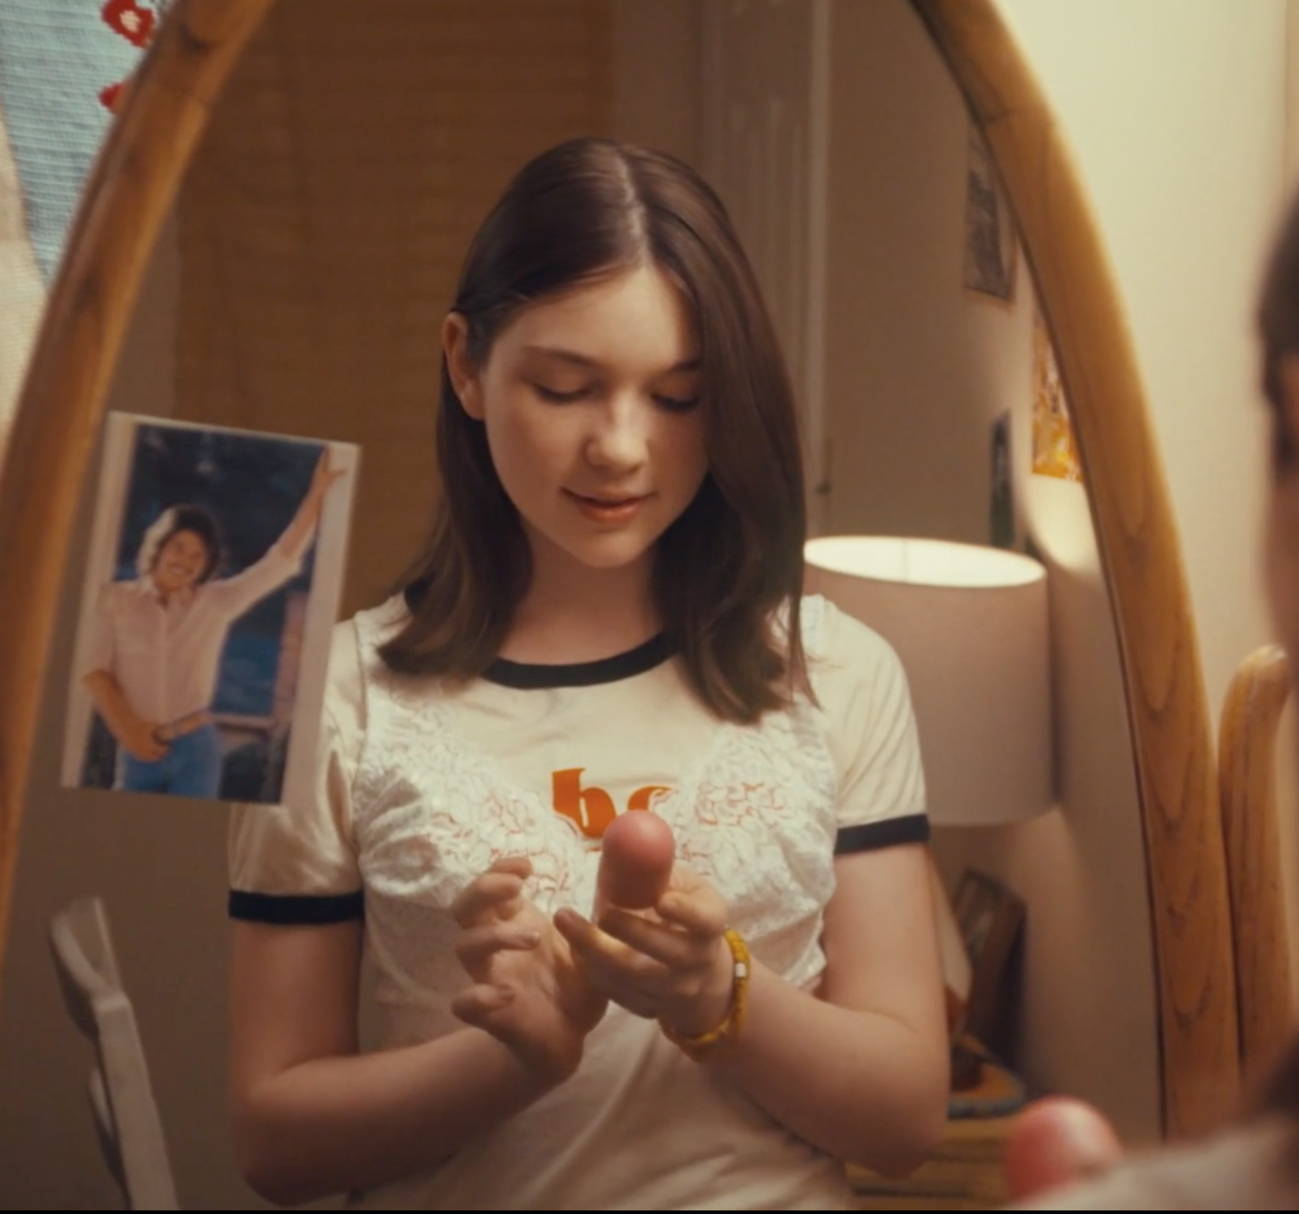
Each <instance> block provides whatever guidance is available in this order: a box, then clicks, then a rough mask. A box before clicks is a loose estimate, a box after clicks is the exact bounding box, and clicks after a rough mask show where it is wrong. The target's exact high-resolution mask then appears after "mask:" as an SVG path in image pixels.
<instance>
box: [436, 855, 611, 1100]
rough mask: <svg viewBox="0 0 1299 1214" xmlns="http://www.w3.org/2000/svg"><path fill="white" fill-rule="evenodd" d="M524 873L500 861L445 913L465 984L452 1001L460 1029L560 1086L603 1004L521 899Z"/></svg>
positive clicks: (522, 860)
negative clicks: (470, 1029) (473, 1030)
mask: <svg viewBox="0 0 1299 1214" xmlns="http://www.w3.org/2000/svg"><path fill="white" fill-rule="evenodd" d="M531 873H532V863H531V861H530V860H528V859H527V858H526V857H524V856H507V857H504V858H502V859H500V860H498V861H497V862H496V863H495V864H493V865H492V867H491V868H490V869H488V870H487V872H485V873H483V874H482V875H481V876H479V877H477V878H475V879H474V880H473V881H471V882H470V883H469V885H468V886H467V887H466V888H465V890H464V891H463V892H462V893H461V894H460V896H459V897H458V898H457V899H456V901H455V903H454V904H453V906H452V908H451V911H452V914H453V915H454V916H455V919H456V922H457V923H459V924H460V926H461V927H462V928H463V929H464V930H463V932H462V934H461V936H460V939H459V941H458V942H457V944H456V956H457V957H458V958H459V959H460V963H461V965H463V966H464V968H465V971H466V973H468V975H469V977H470V978H471V979H472V980H473V985H472V986H469V987H467V988H466V989H465V990H463V991H461V992H460V993H459V994H458V995H457V996H456V997H455V999H453V1000H452V1003H451V1010H452V1012H453V1013H454V1014H455V1015H456V1016H458V1017H459V1018H460V1019H461V1020H463V1021H464V1022H465V1023H466V1024H471V1025H474V1026H476V1027H477V1028H481V1029H484V1030H485V1031H487V1032H489V1033H491V1035H492V1036H493V1037H495V1038H497V1039H498V1040H499V1041H501V1042H503V1043H504V1044H505V1045H506V1046H508V1047H509V1048H510V1050H512V1051H513V1052H514V1054H515V1055H516V1056H517V1057H519V1058H520V1059H521V1060H522V1061H523V1062H524V1063H525V1064H526V1065H527V1066H528V1067H529V1068H531V1069H532V1070H534V1071H535V1072H536V1073H537V1074H538V1075H539V1076H540V1077H541V1078H542V1079H543V1080H545V1081H546V1082H551V1083H559V1082H562V1081H563V1080H564V1079H567V1078H568V1077H569V1075H571V1074H572V1073H573V1072H574V1071H575V1070H576V1069H577V1065H578V1063H579V1062H580V1061H581V1060H582V1047H583V1045H584V1043H585V1040H586V1035H587V1033H589V1032H590V1031H591V1030H592V1029H593V1028H595V1026H596V1025H597V1024H599V1023H600V1019H601V1017H603V1015H604V1013H605V1008H606V1007H607V1006H608V1000H607V999H606V998H605V997H604V996H603V995H600V994H599V993H597V992H596V990H595V989H594V988H593V987H592V986H591V984H590V983H589V982H588V981H587V980H586V977H585V975H584V973H583V971H582V969H581V967H580V966H578V965H577V964H576V963H575V962H574V960H573V954H572V951H571V949H570V948H569V946H568V942H567V941H566V940H565V939H564V938H563V937H562V936H560V934H559V932H558V931H556V930H555V927H554V925H553V924H552V923H551V922H550V920H549V919H548V918H547V917H546V916H545V915H543V914H542V913H541V912H540V911H539V910H538V909H537V908H536V907H535V906H534V905H533V904H532V903H531V902H529V901H527V900H526V899H525V898H524V897H523V896H522V891H523V882H524V880H525V879H526V878H527V877H528V876H530V875H531Z"/></svg>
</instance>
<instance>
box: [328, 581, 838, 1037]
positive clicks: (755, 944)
mask: <svg viewBox="0 0 1299 1214" xmlns="http://www.w3.org/2000/svg"><path fill="white" fill-rule="evenodd" d="M823 606H824V601H823V600H821V599H819V598H808V599H805V600H804V603H803V620H804V623H803V631H804V643H805V646H806V647H807V650H808V653H809V657H814V656H815V654H816V652H817V645H816V642H817V638H818V633H819V625H820V622H821V617H822V611H821V608H822V607H823ZM386 615H387V612H386V611H385V609H384V608H378V609H376V610H374V611H369V612H362V613H360V614H359V615H358V616H357V617H356V620H355V626H356V629H357V640H358V642H359V650H360V655H361V663H362V673H363V680H364V687H365V700H366V712H367V718H368V719H367V725H366V730H365V736H366V743H365V747H364V749H363V751H362V754H361V759H360V765H359V769H358V772H357V777H356V782H355V786H354V792H355V819H354V824H355V831H356V843H357V848H358V852H359V859H360V866H361V871H362V874H363V876H364V881H365V887H366V924H367V928H366V930H367V936H368V943H369V946H370V948H371V950H372V956H373V959H374V961H375V969H376V977H377V981H376V989H375V994H376V997H377V999H378V1001H379V1003H380V1005H381V1006H382V1007H384V1008H385V1009H386V1010H387V1012H388V1013H389V1015H388V1024H387V1030H386V1032H385V1039H386V1040H385V1044H388V1045H400V1044H407V1043H411V1042H414V1041H418V1040H426V1039H428V1038H429V1037H431V1036H436V1035H438V1034H439V1033H441V1032H445V1031H449V1030H451V1029H452V1028H455V1027H459V1022H458V1021H456V1020H455V1019H454V1018H453V1017H452V1016H451V1014H450V1012H449V1010H448V1003H449V1000H450V998H451V997H452V995H454V994H455V992H456V991H458V990H459V989H461V988H462V987H463V985H464V983H465V976H464V973H463V971H462V970H461V969H460V966H459V963H458V962H457V960H456V958H455V955H454V951H453V943H454V940H455V936H456V934H457V931H458V928H457V925H456V924H455V921H454V920H453V919H452V918H451V915H450V906H451V904H452V902H453V901H454V899H455V898H456V896H457V895H458V894H459V893H460V891H461V890H462V889H463V888H464V887H465V886H466V885H467V884H468V883H469V882H470V881H472V880H473V879H474V878H475V877H476V876H478V875H479V874H480V873H482V872H483V871H485V870H486V869H487V868H489V867H490V866H491V864H492V863H494V862H495V861H496V860H498V859H499V858H501V857H502V856H505V855H511V854H523V855H527V856H528V857H529V858H530V859H531V860H532V864H533V876H532V877H531V878H530V879H529V881H528V883H527V886H526V889H525V893H526V896H527V897H529V898H530V899H531V900H532V901H533V902H535V903H536V905H537V907H538V908H539V909H540V910H541V911H542V912H543V913H547V914H548V913H551V912H553V911H555V910H557V909H559V908H560V907H561V906H572V907H574V908H575V909H577V910H578V911H580V912H582V913H589V911H590V908H591V903H592V900H593V897H594V893H595V877H596V868H597V865H598V862H599V853H598V851H593V850H591V849H590V847H589V845H588V842H587V841H586V840H584V839H583V838H582V836H581V834H580V833H579V831H578V830H577V828H576V826H575V825H574V824H573V823H572V822H571V821H570V820H569V819H568V818H566V817H563V816H562V815H560V814H558V813H556V812H555V811H554V809H553V808H552V807H551V806H549V805H547V804H545V803H544V802H542V801H541V800H540V798H538V797H537V796H536V795H535V794H534V793H532V792H531V791H530V790H528V789H526V788H523V787H521V786H519V785H518V784H517V783H514V782H513V781H511V780H510V779H509V777H508V776H507V775H506V773H505V772H504V770H503V769H502V768H501V767H500V766H499V764H498V763H497V762H496V761H495V760H494V759H493V758H492V756H491V755H490V754H488V753H486V752H485V751H483V750H482V749H480V748H478V747H477V746H475V745H473V744H471V743H469V742H468V741H467V740H466V739H464V738H463V737H461V736H458V735H457V732H456V728H455V721H454V712H453V711H452V710H451V709H450V708H449V707H448V706H447V704H446V703H445V701H444V698H443V697H442V696H441V695H440V694H439V693H438V690H437V684H436V681H434V680H431V679H430V678H429V677H428V676H411V675H403V674H399V673H396V672H394V671H391V670H389V669H388V668H387V667H386V666H385V665H384V663H383V661H382V659H381V658H379V656H378V654H377V646H378V644H379V643H380V641H381V640H382V639H383V636H384V635H385V633H386V630H387V624H386V622H385V616H386ZM627 728H628V729H633V730H634V729H635V728H636V722H635V721H634V720H632V721H628V722H627ZM836 780H837V777H836V773H835V768H834V763H833V759H832V757H831V754H830V751H829V749H828V747H827V744H826V739H825V728H824V724H823V722H822V720H821V718H820V714H819V712H818V711H817V710H816V709H815V708H814V707H813V706H812V705H811V704H809V703H807V702H806V701H805V700H803V699H800V700H798V701H797V702H796V703H795V704H794V705H793V706H792V707H791V708H789V709H787V710H784V711H775V712H769V713H767V714H765V716H764V717H763V719H762V720H761V721H760V722H759V723H758V724H756V725H751V726H740V725H736V724H733V723H730V722H719V723H718V725H717V731H716V733H715V735H714V737H713V739H712V742H711V744H710V745H709V746H708V747H706V748H705V751H704V753H703V755H702V756H701V757H700V759H699V760H698V761H696V762H695V763H694V764H693V765H692V767H691V768H690V769H689V770H687V771H686V772H683V773H682V777H681V779H680V781H679V782H678V784H677V786H676V789H675V791H674V792H673V793H671V794H670V795H668V796H665V797H663V798H662V799H661V800H659V801H658V802H657V803H656V804H655V810H654V812H656V813H657V814H659V816H661V817H662V818H663V819H664V820H665V821H667V822H668V824H669V825H670V826H671V827H672V830H673V833H674V834H675V836H676V839H677V855H678V858H679V860H680V861H681V862H683V863H685V864H687V865H689V866H690V867H691V868H693V869H695V870H696V871H697V872H699V873H701V874H702V875H703V876H705V877H706V878H708V879H709V880H710V881H712V882H713V883H714V884H715V885H716V887H717V888H718V890H719V891H720V892H721V894H722V895H723V897H725V898H726V900H727V903H728V905H729V907H730V916H731V925H732V926H733V927H736V928H738V929H739V930H740V931H741V932H743V933H744V935H745V937H746V938H747V939H748V941H749V943H750V947H751V948H752V950H753V953H754V955H755V957H757V958H758V959H759V960H761V961H762V962H764V963H765V964H766V965H767V966H769V967H770V968H771V969H772V970H774V971H775V972H776V973H778V974H780V975H781V976H783V977H784V978H785V979H786V980H788V981H790V982H791V983H794V984H796V985H799V986H807V985H809V984H811V983H812V982H814V981H815V979H816V978H817V977H818V976H819V974H820V972H821V970H822V969H823V968H824V966H825V957H824V954H823V953H822V951H821V948H820V943H819V937H820V934H821V926H822V913H823V911H824V908H825V905H826V903H827V902H828V901H829V899H830V896H831V894H832V893H833V892H834V868H833V853H834V841H835V832H836V820H835V793H836Z"/></svg>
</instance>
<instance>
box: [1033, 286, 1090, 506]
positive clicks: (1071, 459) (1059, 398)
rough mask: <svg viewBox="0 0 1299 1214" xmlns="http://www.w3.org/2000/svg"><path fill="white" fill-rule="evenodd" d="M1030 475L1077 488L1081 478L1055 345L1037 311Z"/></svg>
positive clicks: (1034, 314) (1034, 310) (1040, 314)
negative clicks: (1031, 465) (1062, 482)
mask: <svg viewBox="0 0 1299 1214" xmlns="http://www.w3.org/2000/svg"><path fill="white" fill-rule="evenodd" d="M1033 471H1034V472H1035V473H1037V475H1039V476H1054V477H1057V478H1058V479H1060V480H1066V481H1076V482H1078V483H1079V484H1081V483H1082V478H1083V477H1082V461H1081V460H1080V459H1079V458H1078V444H1077V441H1076V440H1075V438H1074V432H1073V422H1072V420H1071V419H1070V417H1069V405H1068V402H1067V401H1066V400H1065V395H1064V384H1063V383H1062V382H1061V380H1060V367H1059V364H1057V362H1056V358H1055V344H1054V343H1053V342H1052V341H1051V334H1050V333H1049V332H1048V331H1047V327H1046V321H1045V320H1044V319H1043V317H1042V312H1041V309H1040V308H1037V307H1034V309H1033Z"/></svg>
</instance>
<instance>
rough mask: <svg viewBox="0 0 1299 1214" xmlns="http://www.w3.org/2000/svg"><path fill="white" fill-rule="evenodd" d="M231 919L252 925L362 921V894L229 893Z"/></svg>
mask: <svg viewBox="0 0 1299 1214" xmlns="http://www.w3.org/2000/svg"><path fill="white" fill-rule="evenodd" d="M230 918H232V919H247V920H250V921H252V922H254V923H282V924H304V925H305V924H323V923H346V922H348V920H350V919H364V918H365V895H364V893H362V891H361V890H359V889H358V890H357V891H356V893H354V894H250V893H248V892H247V891H246V890H242V889H232V890H231V891H230Z"/></svg>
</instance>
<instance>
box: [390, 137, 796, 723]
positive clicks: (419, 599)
mask: <svg viewBox="0 0 1299 1214" xmlns="http://www.w3.org/2000/svg"><path fill="white" fill-rule="evenodd" d="M645 263H649V264H652V265H654V266H656V267H658V268H659V269H660V270H662V271H663V272H664V273H665V274H667V275H668V276H669V277H670V278H671V279H672V281H673V282H675V284H676V285H677V287H678V289H679V290H680V291H681V292H682V294H683V296H684V298H685V299H686V301H687V304H688V306H689V307H690V310H691V314H692V318H693V321H694V324H695V329H696V334H697V337H698V342H699V357H700V361H701V371H700V375H701V384H700V392H701V404H700V408H702V409H703V410H704V432H705V443H706V450H707V456H708V473H707V475H706V477H705V479H704V482H703V485H702V486H701V487H700V489H699V492H698V494H697V495H696V496H695V498H694V499H693V500H692V501H691V503H690V505H689V506H688V507H687V508H686V509H685V510H684V511H683V512H682V514H681V515H680V517H679V518H677V519H676V520H675V521H674V522H673V523H672V525H671V526H669V527H668V529H667V530H666V531H665V532H664V533H663V535H662V536H661V537H660V539H659V541H658V544H657V548H656V552H655V560H654V572H653V578H652V592H653V595H654V598H655V602H656V605H657V607H658V610H659V613H660V616H661V618H662V620H663V625H664V633H665V638H666V640H667V641H668V642H669V644H670V645H672V647H673V648H674V649H675V650H676V652H677V653H679V655H680V656H681V659H682V661H683V663H684V666H685V670H686V672H687V677H688V679H689V682H690V683H691V685H692V687H693V688H694V690H695V692H696V693H697V694H698V696H699V698H700V699H701V700H702V701H703V702H704V704H706V705H707V706H708V707H709V708H710V709H711V710H712V711H713V712H714V713H716V714H717V715H718V716H719V717H722V718H724V719H728V720H733V721H739V722H751V721H754V720H756V719H758V718H759V717H760V716H761V714H762V713H763V712H764V711H766V710H767V709H771V708H776V707H780V706H783V705H785V704H788V703H789V702H790V700H791V698H792V696H793V695H794V693H795V692H797V691H803V692H806V693H808V694H810V693H811V688H810V685H809V682H808V678H807V669H806V662H805V658H804V653H803V647H802V644H801V635H800V629H799V600H800V597H801V595H802V588H803V540H804V532H805V526H806V521H805V511H804V502H803V475H802V464H801V460H800V455H799V442H798V432H797V421H796V414H795V409H794V399H793V391H792V389H791V386H790V382H789V376H788V373H787V371H786V369H785V364H784V360H783V358H782V356H781V353H780V348H779V344H778V342H777V340H776V336H775V332H774V330H773V328H772V325H771V320H770V318H769V316H768V314H767V310H766V307H765V306H764V304H763V302H762V297H761V294H760V292H759V290H758V286H757V282H756V280H755V278H754V275H753V271H752V269H751V268H750V266H749V262H748V259H747V258H746V256H745V254H744V251H743V249H742V248H741V247H740V243H739V240H738V239H737V237H736V235H735V231H734V229H733V228H732V226H731V221H730V219H729V217H728V216H727V213H726V209H725V207H724V206H723V205H722V203H721V201H720V200H719V199H718V197H717V195H716V194H715V193H714V192H713V191H712V189H710V188H709V186H708V185H707V184H706V183H705V182H704V181H703V180H702V179H701V178H700V177H699V176H698V175H697V174H696V173H695V172H694V171H693V170H692V169H691V168H690V167H689V166H687V165H685V164H683V163H682V162H681V161H679V160H677V159H675V158H674V157H672V156H668V155H666V154H664V153H661V152H654V151H649V150H647V149H644V148H640V147H635V146H632V145H629V144H625V143H620V142H617V141H614V140H609V139H593V138H585V139H574V140H570V141H568V142H566V143H562V144H560V145H558V146H557V147H554V148H551V149H550V150H549V151H547V152H544V153H542V154H541V155H540V156H537V157H536V158H535V159H534V160H532V161H530V162H529V163H528V164H527V165H525V166H524V168H523V169H522V170H521V171H520V172H519V173H518V175H517V176H516V177H515V178H514V180H513V181H512V182H511V183H510V185H509V186H508V188H507V189H506V191H505V194H504V195H503V197H502V198H501V199H500V201H499V202H498V203H497V204H496V206H495V208H494V209H493V210H492V211H491V213H490V214H489V215H488V216H487V219H486V220H485V222H484V223H483V225H482V227H481V228H480V229H479V231H478V233H477V235H476V236H475V237H474V239H473V242H472V244H471V245H470V248H469V252H468V255H467V257H466V259H465V264H464V267H463V269H462V271H461V275H460V283H459V287H458V288H457V291H456V296H455V301H454V303H453V304H452V309H453V311H455V312H457V313H459V314H460V315H461V316H462V317H463V318H464V320H465V322H466V325H467V328H468V338H467V348H468V353H469V357H470V358H471V360H472V361H473V362H474V363H475V364H476V365H478V366H482V365H483V364H484V363H485V361H486V360H487V358H488V357H489V355H490V353H491V350H492V344H493V342H494V341H495V340H496V338H497V336H498V335H499V334H500V333H501V331H502V330H503V329H504V328H505V326H507V325H508V324H509V323H510V321H511V320H513V319H514V318H515V317H516V316H517V315H518V314H519V312H520V311H521V310H522V309H524V308H526V307H527V306H528V305H529V304H532V303H535V302H537V301H538V300H542V299H545V298H547V297H549V296H553V295H555V294H556V293H558V292H561V291H565V290H570V289H572V288H574V287H576V286H580V285H582V284H585V283H590V282H593V281H595V280H598V279H601V278H604V277H607V276H610V275H613V274H617V273H619V272H622V271H625V270H628V269H631V268H633V267H635V266H637V265H641V264H645ZM437 459H438V465H439V469H440V472H441V477H442V491H441V497H440V500H439V502H438V507H437V512H436V516H435V520H434V524H433V534H432V538H431V540H430V542H429V544H428V547H427V549H426V551H425V552H424V554H423V555H422V557H421V558H420V560H419V561H418V562H417V563H416V565H415V566H414V568H413V569H412V570H411V572H410V574H409V575H408V580H407V583H406V588H405V589H406V598H407V602H408V604H409V605H410V608H411V618H410V620H409V622H408V623H407V624H406V626H405V627H404V628H403V629H402V630H401V632H400V633H398V634H397V635H396V636H395V637H393V638H392V639H391V640H390V641H389V642H388V643H387V644H385V645H384V646H383V648H382V650H381V653H382V656H383V658H384V660H385V661H386V662H387V663H388V665H389V666H390V667H391V668H393V669H395V670H399V671H404V672H410V673H437V674H441V675H444V676H448V677H451V678H456V679H469V678H473V677H476V676H478V675H480V674H482V673H483V672H484V671H485V670H486V669H487V667H488V666H489V665H490V664H491V663H492V661H493V660H494V659H495V658H496V656H497V654H498V652H499V650H500V648H501V645H502V643H503V641H504V639H505V636H506V633H507V631H508V629H509V627H510V622H511V619H512V617H513V614H514V611H515V607H516V605H517V604H518V603H519V601H520V600H521V598H522V596H523V594H524V593H525V591H526V590H527V587H528V583H529V579H530V577H531V554H530V550H529V547H528V543H527V539H526V537H525V534H524V531H523V528H522V526H521V524H520V521H519V516H518V512H517V510H516V509H515V507H514V505H513V503H512V502H511V501H510V499H509V498H508V497H507V496H506V494H505V491H504V489H503V488H502V486H501V482H500V480H499V479H498V477H497V475H496V470H495V468H494V467H493V464H492V460H491V455H490V453H489V450H488V446H487V439H486V435H485V431H484V426H483V424H482V423H481V422H479V421H475V420H474V419H472V418H471V417H470V416H469V415H468V414H467V413H466V412H465V410H464V409H463V408H462V407H461V404H460V401H459V399H458V398H457V396H456V393H455V390H454V389H453V388H452V385H451V379H450V376H449V375H448V373H447V366H446V359H445V357H444V358H443V361H442V388H441V399H440V402H439V411H438V417H437ZM782 606H785V607H786V608H787V614H786V615H785V617H784V619H783V620H781V619H779V618H778V616H779V615H780V613H779V611H778V609H779V608H780V607H782Z"/></svg>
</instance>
